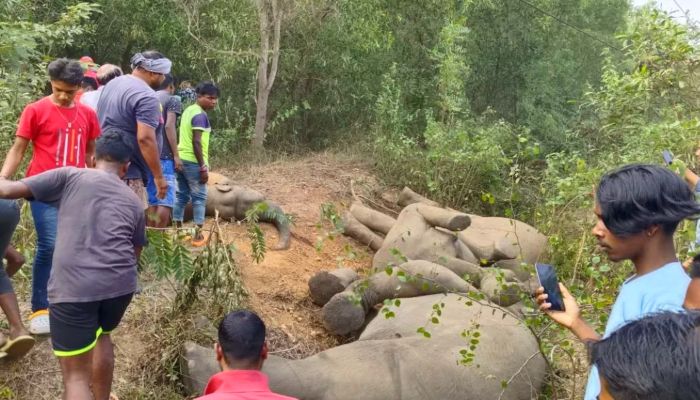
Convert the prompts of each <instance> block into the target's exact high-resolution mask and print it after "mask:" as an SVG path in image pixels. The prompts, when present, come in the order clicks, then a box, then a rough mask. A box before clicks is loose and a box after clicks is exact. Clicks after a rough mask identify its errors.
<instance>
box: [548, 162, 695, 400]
mask: <svg viewBox="0 0 700 400" xmlns="http://www.w3.org/2000/svg"><path fill="white" fill-rule="evenodd" d="M594 213H595V214H596V216H597V218H598V222H597V223H596V225H595V226H594V227H593V230H592V233H593V235H594V236H595V237H596V238H597V239H598V245H599V247H600V248H601V249H602V250H603V251H605V252H606V253H607V255H608V258H609V259H610V260H611V261H615V262H616V261H624V260H630V261H632V263H633V264H634V268H635V274H634V275H633V276H632V277H630V278H629V279H627V280H626V281H625V282H624V284H623V285H622V287H621V288H620V293H619V295H618V297H617V299H616V300H615V304H614V305H613V308H612V310H611V312H610V316H609V318H608V322H607V325H606V327H605V333H604V335H603V336H601V335H599V334H598V333H597V332H596V331H595V330H594V329H593V328H592V327H591V326H590V325H588V324H587V323H586V322H585V321H584V320H583V319H582V318H581V313H580V310H579V307H578V305H577V304H576V300H575V299H574V298H573V297H572V296H571V293H569V291H568V290H567V289H566V287H564V285H562V284H560V285H559V286H560V289H561V292H562V296H563V301H564V306H565V310H566V311H552V310H550V309H551V306H552V305H551V304H550V303H549V302H548V301H547V297H548V296H547V294H546V293H545V290H544V288H539V289H538V290H537V303H538V304H539V306H540V309H541V310H542V311H544V312H546V313H547V315H548V316H550V317H551V318H552V319H553V320H554V321H555V322H557V323H559V324H560V325H562V326H564V327H566V328H568V329H569V330H571V332H572V333H573V334H574V335H576V336H577V337H578V338H579V339H580V340H582V341H585V342H590V341H599V340H601V339H602V338H607V337H608V336H610V334H612V333H613V332H614V331H616V330H617V329H618V328H620V327H621V326H623V325H625V324H626V323H628V322H630V321H633V320H637V319H639V318H641V317H643V316H645V315H647V314H650V313H654V312H659V311H664V310H669V311H680V310H682V307H683V301H684V299H685V295H686V291H687V289H688V285H689V283H690V278H689V277H688V275H687V274H686V273H685V271H684V270H683V267H682V266H681V264H680V262H678V258H677V257H676V249H675V247H674V244H673V234H674V232H675V230H676V228H677V227H678V224H679V223H680V222H681V221H682V220H683V219H686V218H690V217H693V216H695V215H698V214H700V205H698V203H696V201H695V198H694V196H693V192H692V191H691V190H690V188H688V186H687V185H686V184H685V183H684V182H683V180H682V179H681V178H679V177H678V176H676V175H675V174H674V173H673V172H671V171H669V170H668V169H666V168H663V167H659V166H654V165H639V164H634V165H628V166H625V167H622V168H620V169H618V170H615V171H613V172H610V173H608V174H606V175H605V176H603V178H602V179H601V181H600V184H599V185H598V188H597V191H596V203H595V209H594ZM599 394H600V379H599V376H598V371H597V368H596V367H595V365H594V366H593V367H592V368H591V372H590V374H589V376H588V385H587V386H586V394H585V397H584V399H585V400H595V399H596V398H597V396H598V395H599Z"/></svg>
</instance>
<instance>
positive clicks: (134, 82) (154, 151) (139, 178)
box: [97, 51, 172, 209]
mask: <svg viewBox="0 0 700 400" xmlns="http://www.w3.org/2000/svg"><path fill="white" fill-rule="evenodd" d="M171 65H172V63H171V62H170V60H168V59H167V58H165V56H163V55H162V54H161V53H159V52H157V51H147V52H144V53H136V54H135V55H134V56H133V57H132V58H131V68H132V69H133V71H132V73H131V74H129V75H123V76H120V77H119V78H116V79H114V80H112V81H111V82H110V83H109V85H107V86H105V88H104V89H103V90H102V94H101V95H100V101H99V102H98V103H97V117H98V119H99V120H100V127H101V128H102V132H108V131H112V130H113V131H116V132H120V134H124V135H127V137H128V139H129V141H130V142H131V144H132V145H133V147H134V152H133V154H132V156H131V164H130V165H129V171H128V172H127V174H126V176H125V177H124V181H126V183H127V184H128V185H129V187H130V188H131V189H132V190H133V191H134V192H135V193H136V195H137V196H139V198H140V199H141V201H142V202H143V208H144V209H146V208H147V207H148V201H147V197H146V183H147V182H148V180H149V179H150V176H153V181H154V183H155V186H156V188H157V197H158V198H159V199H162V198H164V197H165V195H166V192H167V191H168V182H167V180H166V179H165V177H164V176H163V171H162V169H161V167H160V151H159V149H158V142H157V139H156V128H158V126H159V125H160V123H161V117H162V116H161V112H160V103H159V102H158V97H156V92H155V90H154V89H158V88H160V85H161V83H163V80H164V79H165V74H167V73H170V67H171Z"/></svg>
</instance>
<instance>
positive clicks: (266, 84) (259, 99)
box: [253, 0, 283, 149]
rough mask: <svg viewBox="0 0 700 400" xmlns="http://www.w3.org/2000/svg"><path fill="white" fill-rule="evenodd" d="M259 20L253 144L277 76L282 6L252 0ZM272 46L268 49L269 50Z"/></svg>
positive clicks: (260, 136) (260, 137) (261, 136)
mask: <svg viewBox="0 0 700 400" xmlns="http://www.w3.org/2000/svg"><path fill="white" fill-rule="evenodd" d="M255 5H256V7H257V9H258V18H259V20H260V53H259V59H258V91H257V94H256V96H255V105H256V112H255V132H254V134H253V146H254V147H255V148H257V149H261V148H262V147H263V143H264V142H265V127H266V126H267V103H268V100H269V98H270V92H271V91H272V85H273V84H274V83H275V78H276V77H277V65H278V63H279V59H280V31H281V26H282V15H283V13H282V10H281V9H280V4H279V2H278V0H256V1H255ZM270 47H272V50H270Z"/></svg>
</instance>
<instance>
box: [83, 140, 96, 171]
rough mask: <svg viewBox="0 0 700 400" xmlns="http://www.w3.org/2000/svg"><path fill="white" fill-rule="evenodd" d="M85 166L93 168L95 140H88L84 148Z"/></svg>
mask: <svg viewBox="0 0 700 400" xmlns="http://www.w3.org/2000/svg"><path fill="white" fill-rule="evenodd" d="M85 166H86V167H88V168H95V139H92V140H89V141H88V142H87V146H85Z"/></svg>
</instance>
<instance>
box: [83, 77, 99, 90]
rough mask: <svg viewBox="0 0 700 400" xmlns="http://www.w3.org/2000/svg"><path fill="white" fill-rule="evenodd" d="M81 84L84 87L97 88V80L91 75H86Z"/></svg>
mask: <svg viewBox="0 0 700 400" xmlns="http://www.w3.org/2000/svg"><path fill="white" fill-rule="evenodd" d="M80 86H82V87H83V88H88V87H91V88H92V90H97V86H98V85H97V80H96V79H95V78H93V77H91V76H84V77H83V80H82V81H81V82H80Z"/></svg>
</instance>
